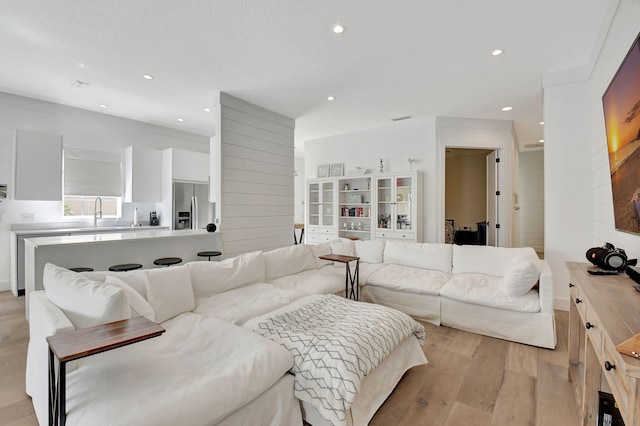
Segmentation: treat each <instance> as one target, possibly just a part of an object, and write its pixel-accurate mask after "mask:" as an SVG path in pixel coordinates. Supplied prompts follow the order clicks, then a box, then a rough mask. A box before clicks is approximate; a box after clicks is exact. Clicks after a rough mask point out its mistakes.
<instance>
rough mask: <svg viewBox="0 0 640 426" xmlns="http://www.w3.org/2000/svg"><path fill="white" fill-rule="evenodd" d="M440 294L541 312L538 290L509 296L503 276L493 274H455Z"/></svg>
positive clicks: (462, 299)
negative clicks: (519, 295) (506, 292)
mask: <svg viewBox="0 0 640 426" xmlns="http://www.w3.org/2000/svg"><path fill="white" fill-rule="evenodd" d="M440 296H442V297H447V298H449V299H453V300H458V301H461V302H467V303H473V304H476V305H485V306H491V307H494V308H499V309H506V310H509V311H517V312H540V297H539V296H538V292H537V291H534V290H531V291H529V292H528V293H527V294H525V295H524V296H521V297H510V296H507V295H506V294H505V292H504V283H503V280H502V278H501V277H494V276H491V275H483V274H456V275H453V276H452V277H451V279H450V280H449V281H447V283H446V284H445V285H444V286H443V287H442V289H441V290H440Z"/></svg>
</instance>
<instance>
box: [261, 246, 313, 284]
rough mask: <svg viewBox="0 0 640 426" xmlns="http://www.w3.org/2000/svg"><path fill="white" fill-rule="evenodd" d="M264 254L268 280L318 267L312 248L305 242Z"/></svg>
mask: <svg viewBox="0 0 640 426" xmlns="http://www.w3.org/2000/svg"><path fill="white" fill-rule="evenodd" d="M263 255H264V268H265V279H266V280H267V281H271V280H275V279H276V278H280V277H284V276H285V275H294V274H297V273H298V272H302V271H306V270H308V269H316V262H315V260H313V255H312V254H311V250H309V248H308V247H307V246H305V245H304V244H298V245H295V246H287V247H282V248H278V249H275V250H271V251H267V252H264V253H263Z"/></svg>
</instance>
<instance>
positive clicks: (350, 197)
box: [347, 194, 362, 204]
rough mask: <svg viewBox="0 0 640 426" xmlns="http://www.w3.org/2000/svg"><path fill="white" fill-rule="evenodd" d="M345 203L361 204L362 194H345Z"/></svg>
mask: <svg viewBox="0 0 640 426" xmlns="http://www.w3.org/2000/svg"><path fill="white" fill-rule="evenodd" d="M347 203H358V204H359V203H362V194H347Z"/></svg>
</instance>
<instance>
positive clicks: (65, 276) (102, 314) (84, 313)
mask: <svg viewBox="0 0 640 426" xmlns="http://www.w3.org/2000/svg"><path fill="white" fill-rule="evenodd" d="M42 281H43V284H44V288H45V290H46V294H47V298H48V299H49V300H51V301H52V302H53V303H54V304H56V305H57V306H58V307H59V308H60V309H61V310H62V311H63V312H64V314H65V315H66V316H67V318H69V321H71V323H72V324H73V326H74V327H75V328H76V329H81V328H87V327H93V326H96V325H101V324H106V323H110V322H114V321H120V320H124V319H129V318H131V308H130V307H129V300H128V299H127V295H126V294H125V292H124V290H122V289H121V288H119V287H116V286H113V285H109V284H105V283H101V282H98V281H93V280H90V279H88V278H87V277H84V276H82V275H80V274H79V273H77V272H73V271H70V270H68V269H66V268H61V267H59V266H56V265H54V264H52V263H47V264H46V265H45V266H44V274H43V276H42Z"/></svg>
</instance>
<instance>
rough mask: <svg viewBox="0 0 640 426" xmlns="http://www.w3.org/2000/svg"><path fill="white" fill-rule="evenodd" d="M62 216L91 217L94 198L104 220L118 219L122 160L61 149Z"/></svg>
mask: <svg viewBox="0 0 640 426" xmlns="http://www.w3.org/2000/svg"><path fill="white" fill-rule="evenodd" d="M63 176H64V179H63V180H64V194H63V209H64V211H63V216H74V217H78V216H91V217H92V216H93V215H94V208H95V202H96V198H97V197H101V198H102V215H103V217H119V216H120V215H121V211H122V210H121V209H122V157H121V155H120V154H118V153H113V152H103V151H92V150H87V149H78V148H65V149H64V163H63Z"/></svg>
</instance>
